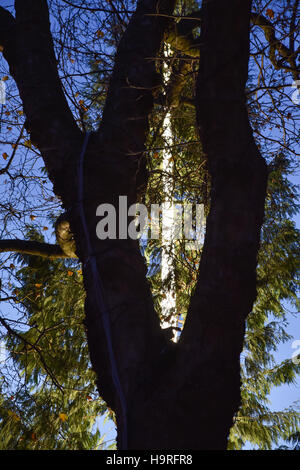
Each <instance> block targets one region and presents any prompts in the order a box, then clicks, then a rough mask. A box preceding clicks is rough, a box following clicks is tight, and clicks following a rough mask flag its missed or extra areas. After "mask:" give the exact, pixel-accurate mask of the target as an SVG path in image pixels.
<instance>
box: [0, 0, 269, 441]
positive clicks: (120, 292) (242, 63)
mask: <svg viewBox="0 0 300 470" xmlns="http://www.w3.org/2000/svg"><path fill="white" fill-rule="evenodd" d="M15 3H16V20H15V19H14V18H13V17H11V16H10V15H9V14H8V13H7V12H5V10H3V9H1V10H0V42H1V44H3V45H4V56H5V58H6V59H7V61H8V63H9V65H10V70H11V74H12V75H13V77H14V78H15V80H16V83H17V85H18V88H19V91H20V95H21V98H22V100H23V104H24V110H25V113H26V118H27V124H26V125H27V128H28V129H29V130H30V131H31V136H32V140H33V141H34V142H35V143H36V145H37V146H38V147H39V149H40V151H41V153H42V156H43V158H44V160H45V162H46V165H47V168H48V171H49V174H50V177H51V179H52V181H53V183H54V188H55V191H56V193H57V194H59V195H60V196H61V197H62V200H63V203H64V206H65V208H66V209H68V210H69V214H70V218H71V225H72V229H73V232H74V235H75V239H76V246H77V254H78V256H79V258H80V260H81V261H82V263H83V274H84V283H85V289H86V293H87V298H86V306H85V310H86V320H85V324H86V328H87V335H88V344H89V351H90V356H91V361H92V365H93V368H94V370H95V371H96V373H97V377H98V380H97V385H98V388H99V392H100V394H101V396H103V397H104V399H105V400H106V401H107V403H108V405H109V406H110V407H111V408H113V409H114V411H115V412H116V416H117V421H118V431H119V437H118V445H119V448H122V447H123V448H124V447H127V448H128V449H225V448H226V445H227V439H228V434H229V430H230V427H231V425H232V422H233V416H234V413H236V411H237V409H238V406H239V403H240V370H239V356H240V352H241V349H242V345H243V339H244V324H245V319H246V317H247V314H248V313H249V312H250V311H251V308H252V305H253V302H254V300H255V296H256V289H255V284H256V277H255V270H256V257H257V251H258V247H259V233H260V227H261V224H262V221H263V208H264V198H265V189H266V178H267V175H266V166H265V163H264V161H263V159H262V158H261V156H260V155H259V152H258V150H257V147H256V145H255V142H254V140H253V137H252V132H251V128H250V125H249V121H248V116H247V109H246V104H245V95H244V88H245V83H246V79H247V67H248V55H249V22H250V5H251V2H250V1H247V0H233V1H231V2H224V1H223V0H215V1H214V2H211V1H210V0H208V1H204V5H203V23H202V24H203V27H202V33H201V36H202V37H201V53H200V56H201V60H200V70H199V78H198V86H197V119H198V125H199V131H200V137H201V141H202V143H203V149H204V151H205V153H206V154H207V159H208V162H209V169H210V173H211V178H212V191H211V209H210V214H209V217H208V220H207V235H206V238H205V244H204V250H203V255H202V259H201V265H200V271H199V279H198V283H197V288H196V292H195V294H194V297H193V299H192V301H191V305H190V309H189V313H188V317H187V321H186V326H185V329H184V332H183V334H182V337H181V339H180V341H179V343H178V344H177V345H174V344H170V342H169V341H168V340H167V339H166V338H165V337H164V335H163V332H162V330H161V329H160V325H159V320H158V317H157V315H156V313H155V311H154V308H153V302H152V299H151V293H150V290H149V286H148V284H147V281H146V267H145V264H144V260H143V258H142V256H141V255H140V252H139V248H138V244H137V243H136V242H134V241H132V240H104V241H101V240H99V239H98V238H97V237H96V224H97V221H98V220H97V217H96V208H97V207H98V206H99V204H101V203H111V204H113V205H114V206H116V207H117V206H118V197H119V196H120V195H126V196H127V197H128V204H129V205H130V204H132V203H133V202H135V201H136V199H137V194H138V191H139V186H140V185H141V184H143V185H145V184H146V183H147V175H146V172H145V170H143V168H144V164H143V152H144V145H145V139H146V136H147V131H148V127H147V126H148V122H147V121H148V116H149V114H150V112H151V111H152V109H153V98H152V94H153V93H152V92H153V90H154V89H155V88H156V87H157V86H158V85H159V83H158V80H157V74H156V71H155V64H154V60H152V59H151V58H153V57H155V56H156V55H157V53H158V50H159V47H160V45H161V42H162V40H163V34H164V31H165V28H166V26H167V24H168V21H169V20H168V18H167V16H168V15H169V14H171V13H172V11H173V8H174V3H175V1H158V0H156V1H155V0H140V1H139V2H138V8H137V11H136V13H135V14H134V15H133V17H132V19H131V21H130V24H129V26H128V28H127V31H126V32H125V34H124V37H123V39H122V41H121V43H120V45H119V48H118V53H117V57H116V63H115V68H114V72H113V75H112V78H111V82H110V87H109V93H108V97H107V101H106V105H105V109H104V112H103V121H102V123H101V127H100V129H99V131H98V132H97V133H93V134H92V135H91V136H90V139H89V142H88V146H87V150H86V154H85V157H84V193H83V201H82V204H83V209H84V214H85V219H86V222H87V228H88V233H89V238H90V245H91V250H92V253H91V250H90V249H89V247H88V245H89V243H88V240H87V237H86V234H85V232H84V227H83V224H82V217H81V212H80V204H81V201H78V181H79V179H78V167H79V153H80V151H79V149H80V148H81V147H82V145H83V141H84V136H82V135H81V133H80V131H79V130H78V129H77V127H76V125H75V122H74V120H73V117H72V115H71V113H70V111H69V109H68V107H67V103H66V100H65V98H64V96H63V93H62V90H61V85H60V83H59V79H58V75H57V70H56V66H55V57H54V53H53V46H52V39H51V36H50V33H49V20H48V11H47V2H46V1H44V0H43V1H40V2H35V1H34V0H29V1H27V2H22V1H20V0H17V1H16V2H15ZM149 13H150V14H149ZM153 13H161V14H162V15H161V16H154V15H153ZM225 19H226V20H225ZM24 70H25V71H26V74H25V73H24ZM35 81H37V83H38V86H34V83H35ZM28 84H30V85H28ZM45 90H47V93H45ZM53 149H54V150H53ZM66 175H67V176H66ZM91 258H93V260H95V264H94V265H93V264H92V262H91ZM99 295H100V297H101V299H100V303H101V305H102V307H101V306H100V307H99ZM110 347H112V348H111V350H110ZM112 356H113V357H112ZM114 361H115V362H114ZM116 376H117V379H116ZM124 403H125V406H124ZM126 441H127V442H126Z"/></svg>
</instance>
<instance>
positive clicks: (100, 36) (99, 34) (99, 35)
mask: <svg viewBox="0 0 300 470" xmlns="http://www.w3.org/2000/svg"><path fill="white" fill-rule="evenodd" d="M96 35H97V38H98V39H99V38H103V36H104V33H103V31H101V29H98V31H96Z"/></svg>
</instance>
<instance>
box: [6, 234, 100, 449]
mask: <svg viewBox="0 0 300 470" xmlns="http://www.w3.org/2000/svg"><path fill="white" fill-rule="evenodd" d="M29 238H30V239H39V241H42V237H41V236H39V235H38V234H37V233H36V232H34V231H33V230H31V231H30V233H29ZM18 258H19V263H20V264H21V267H20V269H19V270H18V271H17V273H16V279H17V280H18V285H17V287H15V295H16V297H17V302H18V305H19V306H20V309H21V311H22V319H19V321H16V322H15V324H16V325H17V326H16V327H15V326H14V327H12V326H10V328H9V329H8V331H7V335H6V347H7V350H8V351H9V357H8V358H7V360H6V363H5V366H4V367H2V380H1V382H0V384H1V395H0V399H1V408H0V448H2V449H35V450H36V449H94V448H96V447H97V446H99V445H100V444H101V439H100V434H99V431H98V429H97V427H96V426H95V422H96V418H97V416H99V415H101V414H102V413H103V412H104V411H105V410H106V408H105V405H104V403H103V402H102V401H101V399H100V398H99V397H98V394H97V392H96V390H95V385H94V379H95V378H94V373H93V371H92V370H91V368H90V363H89V356H88V350H87V344H86V338H85V332H84V326H83V320H84V318H83V312H84V310H83V305H84V290H83V286H82V274H81V270H80V269H79V267H78V265H74V263H73V265H71V264H70V263H63V262H60V261H49V260H45V259H42V258H39V257H33V256H28V255H22V256H20V255H18ZM10 325H11V323H10Z"/></svg>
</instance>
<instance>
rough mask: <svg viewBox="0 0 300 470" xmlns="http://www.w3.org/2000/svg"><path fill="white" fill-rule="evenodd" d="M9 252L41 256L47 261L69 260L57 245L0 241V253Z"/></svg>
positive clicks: (22, 241) (24, 241) (25, 241)
mask: <svg viewBox="0 0 300 470" xmlns="http://www.w3.org/2000/svg"><path fill="white" fill-rule="evenodd" d="M9 251H14V252H16V253H23V254H27V255H35V256H41V257H43V258H49V259H56V258H69V256H67V255H66V254H65V253H64V252H63V251H62V249H61V248H60V246H59V245H51V244H50V243H40V242H36V241H27V240H0V253H5V252H9Z"/></svg>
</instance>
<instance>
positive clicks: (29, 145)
mask: <svg viewBox="0 0 300 470" xmlns="http://www.w3.org/2000/svg"><path fill="white" fill-rule="evenodd" d="M24 145H25V147H27V148H29V149H31V140H29V139H28V140H25V142H24Z"/></svg>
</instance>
